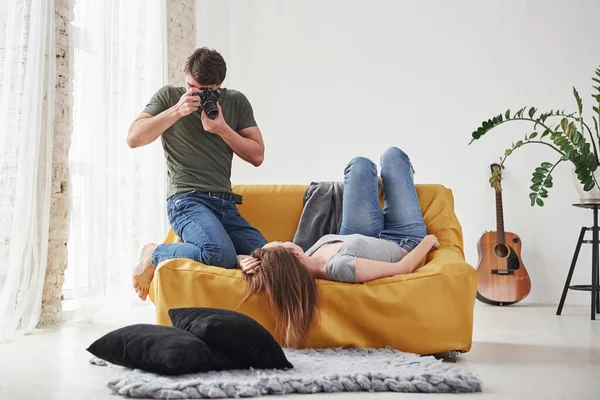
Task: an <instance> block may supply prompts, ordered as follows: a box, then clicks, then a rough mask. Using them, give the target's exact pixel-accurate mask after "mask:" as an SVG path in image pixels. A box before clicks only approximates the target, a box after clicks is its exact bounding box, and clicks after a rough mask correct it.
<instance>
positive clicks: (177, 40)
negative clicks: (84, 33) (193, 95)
mask: <svg viewBox="0 0 600 400" xmlns="http://www.w3.org/2000/svg"><path fill="white" fill-rule="evenodd" d="M72 1H73V0H55V17H56V18H55V21H56V22H55V23H56V62H57V65H56V75H57V76H56V106H55V107H56V116H55V120H54V123H55V127H54V153H53V158H52V163H53V175H52V207H51V209H50V239H49V246H48V268H47V270H46V284H45V286H44V294H43V299H42V316H41V318H40V325H46V324H55V323H58V322H60V321H62V310H61V296H62V285H63V282H64V271H65V269H66V268H67V256H68V255H67V242H68V239H69V222H68V218H69V217H68V214H69V195H70V191H69V158H68V152H69V145H70V135H71V108H72V104H71V101H72V96H71V84H70V73H69V61H70V55H69V36H68V32H69V31H68V26H69V23H70V21H71V20H72V8H71V7H72ZM195 3H196V2H195V0H181V1H179V0H167V3H166V4H167V48H168V50H167V54H168V71H167V73H168V83H169V84H170V85H179V86H183V85H184V84H185V81H184V75H183V67H184V65H185V60H186V58H187V56H188V55H189V54H190V53H191V52H192V51H193V50H194V49H195V47H196V29H195V18H196V17H195V10H196V7H195ZM2 218H4V216H3V215H2V214H0V222H1V220H2ZM0 239H2V237H0Z"/></svg>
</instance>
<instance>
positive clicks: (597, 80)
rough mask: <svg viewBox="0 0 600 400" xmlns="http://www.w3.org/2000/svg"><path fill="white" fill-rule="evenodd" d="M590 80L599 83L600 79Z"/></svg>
mask: <svg viewBox="0 0 600 400" xmlns="http://www.w3.org/2000/svg"><path fill="white" fill-rule="evenodd" d="M592 80H593V81H594V82H597V83H600V79H598V78H592Z"/></svg>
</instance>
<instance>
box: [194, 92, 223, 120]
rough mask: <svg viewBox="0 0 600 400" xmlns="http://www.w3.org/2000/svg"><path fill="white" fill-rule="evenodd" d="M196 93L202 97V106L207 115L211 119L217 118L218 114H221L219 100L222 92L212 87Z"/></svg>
mask: <svg viewBox="0 0 600 400" xmlns="http://www.w3.org/2000/svg"><path fill="white" fill-rule="evenodd" d="M194 95H195V96H199V97H200V108H201V109H202V110H204V112H205V113H206V116H207V117H208V118H210V119H215V118H217V115H219V110H218V109H217V100H219V96H220V95H221V92H220V91H218V90H212V89H202V90H200V91H199V92H196V93H194Z"/></svg>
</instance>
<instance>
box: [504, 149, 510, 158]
mask: <svg viewBox="0 0 600 400" xmlns="http://www.w3.org/2000/svg"><path fill="white" fill-rule="evenodd" d="M511 154H512V150H511V149H506V151H505V152H504V155H505V156H507V157H508V156H510V155H511Z"/></svg>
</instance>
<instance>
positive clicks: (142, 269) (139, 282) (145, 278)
mask: <svg viewBox="0 0 600 400" xmlns="http://www.w3.org/2000/svg"><path fill="white" fill-rule="evenodd" d="M157 247H158V245H157V244H155V243H151V244H147V245H145V246H144V247H142V251H141V253H140V260H139V261H138V264H137V266H136V268H135V271H134V272H133V287H134V288H135V291H136V293H137V294H138V296H139V298H140V299H142V300H146V297H148V293H149V291H150V283H151V282H152V278H153V277H154V270H155V269H156V268H155V267H154V265H152V261H151V260H152V253H154V250H156V248H157Z"/></svg>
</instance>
